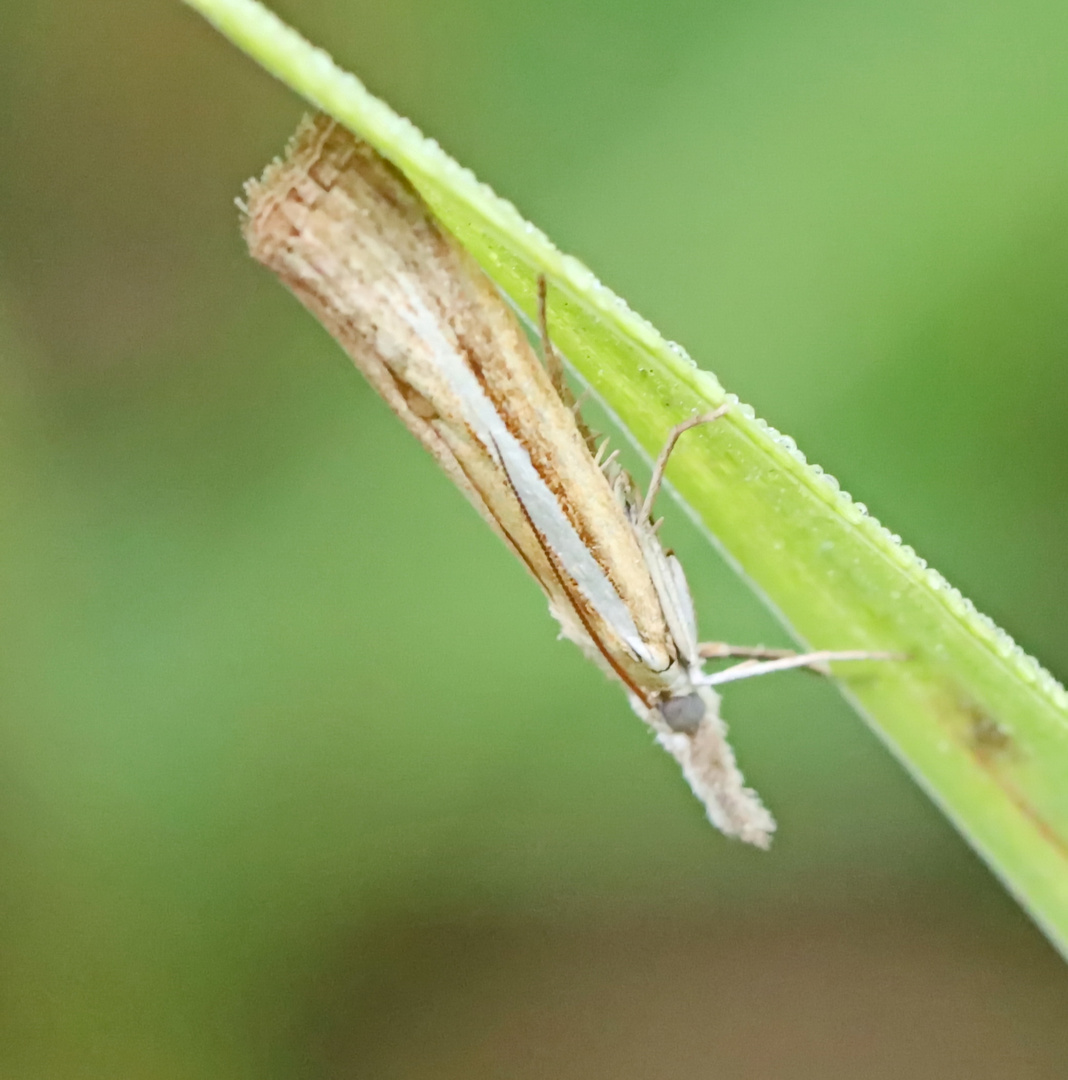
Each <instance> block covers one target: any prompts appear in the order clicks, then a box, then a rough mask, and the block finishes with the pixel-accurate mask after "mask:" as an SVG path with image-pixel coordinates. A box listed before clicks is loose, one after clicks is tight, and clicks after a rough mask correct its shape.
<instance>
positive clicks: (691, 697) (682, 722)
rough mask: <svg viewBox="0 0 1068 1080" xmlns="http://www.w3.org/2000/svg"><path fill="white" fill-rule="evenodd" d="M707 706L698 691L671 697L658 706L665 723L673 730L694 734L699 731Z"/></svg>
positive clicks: (683, 733)
mask: <svg viewBox="0 0 1068 1080" xmlns="http://www.w3.org/2000/svg"><path fill="white" fill-rule="evenodd" d="M707 707H708V706H707V705H706V703H705V701H704V699H703V698H702V697H701V696H700V695H699V694H697V693H691V694H681V695H680V696H678V697H670V698H668V699H667V700H666V701H662V702H661V703H660V704H659V706H657V708H658V709H659V710H660V715H661V716H662V717H663V718H664V723H665V724H667V726H668V727H669V728H671V730H672V731H677V732H679V733H680V734H682V735H693V734H695V733H696V732H697V729H698V728H699V727H700V726H701V721H702V720H704V718H705V712H706V710H707Z"/></svg>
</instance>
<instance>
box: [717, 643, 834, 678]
mask: <svg viewBox="0 0 1068 1080" xmlns="http://www.w3.org/2000/svg"><path fill="white" fill-rule="evenodd" d="M697 655H698V656H700V657H701V659H702V660H726V659H727V658H728V657H734V656H738V657H745V658H746V659H749V660H785V659H786V658H788V657H793V656H797V655H798V653H797V650H796V649H765V648H764V646H762V645H755V646H751V645H728V644H727V643H726V642H725V641H703V642H701V644H700V645H698V646H697ZM808 668H809V670H810V671H815V672H816V673H817V674H818V675H830V673H831V669H830V668H829V667H827V665H826V664H825V663H821V662H820V661H818V660H813V661H812V663H810V664H809V665H808Z"/></svg>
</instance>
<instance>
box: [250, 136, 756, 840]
mask: <svg viewBox="0 0 1068 1080" xmlns="http://www.w3.org/2000/svg"><path fill="white" fill-rule="evenodd" d="M246 194H247V206H246V207H245V208H244V209H245V220H244V226H243V227H244V233H245V237H246V239H247V241H248V245H249V249H250V251H251V253H252V254H253V256H254V257H255V258H256V259H257V260H259V261H260V262H261V263H263V264H264V265H266V266H267V267H269V268H270V269H271V270H273V271H274V272H275V273H276V274H277V275H278V276H279V277H280V278H281V279H282V281H283V282H284V283H285V284H286V285H287V286H288V287H289V288H290V289H291V290H292V291H293V292H294V293H295V294H296V296H297V297H298V298H299V299H300V300H301V301H302V302H303V303H304V304H305V305H306V306H307V307H308V308H309V309H310V310H311V311H312V312H313V313H314V314H315V315H316V316H317V317H318V318H319V320H320V321H321V322H322V323H323V324H324V326H326V328H327V329H328V330H329V331H330V333H331V334H332V335H333V336H334V337H335V338H336V339H337V340H338V342H339V343H340V344H341V345H342V346H343V348H344V349H345V350H346V352H347V353H348V354H349V356H350V357H351V358H352V360H353V361H354V362H355V364H356V366H357V367H358V368H359V369H360V370H361V371H362V372H363V374H364V375H365V376H366V378H367V379H368V381H369V382H370V383H371V384H372V385H373V386H374V387H375V389H377V390H378V392H379V393H380V394H381V395H382V397H383V398H384V399H385V400H386V402H387V403H388V404H389V406H390V407H391V408H392V409H393V410H394V411H395V412H396V413H397V414H398V416H400V417H401V419H402V420H403V421H404V423H405V424H406V425H407V427H408V428H409V429H410V430H411V431H412V433H413V434H414V435H415V436H416V437H417V438H418V439H419V440H420V441H421V442H422V443H423V445H424V446H425V447H426V448H427V449H428V450H429V451H430V452H431V453H432V454H433V455H434V457H435V458H437V460H438V462H439V463H440V464H441V466H442V467H443V468H444V469H445V471H446V472H447V473H448V475H449V476H450V477H451V478H452V479H453V480H454V482H455V483H456V484H457V486H458V487H459V488H460V489H461V490H462V491H463V492H464V494H465V495H466V496H467V497H468V499H469V500H470V501H471V502H472V503H473V504H474V505H475V507H476V508H477V509H478V510H479V512H480V513H481V514H482V515H483V517H485V518H486V520H487V521H489V523H490V524H491V525H492V526H493V527H494V528H495V529H496V530H497V532H498V533H499V534H500V535H501V536H502V537H503V538H504V540H505V541H506V543H508V545H509V546H510V547H511V548H512V550H513V551H515V553H516V554H517V555H518V556H519V558H520V559H521V560H522V561H523V562H524V564H525V565H526V566H527V568H528V569H529V570H530V572H531V573H532V574H533V576H534V577H535V579H536V580H537V581H538V583H539V584H540V585H541V587H542V589H543V590H544V592H545V594H546V596H547V598H548V600H549V606H550V610H551V611H552V613H553V614H554V615H555V617H556V618H557V619H558V621H559V622H560V625H561V629H562V631H563V633H564V635H565V636H567V637H568V638H570V639H571V640H572V641H574V642H576V643H577V644H578V645H579V646H580V647H581V648H582V649H583V651H584V652H585V653H586V654H587V655H588V656H590V657H591V658H592V659H593V660H595V661H596V662H597V663H598V664H600V666H601V667H602V668H603V669H604V670H606V671H607V672H608V673H609V674H611V675H613V676H615V677H616V678H618V679H619V680H620V681H621V682H622V683H623V685H624V686H625V688H626V689H627V691H628V694H629V696H630V699H631V701H632V704H633V705H634V708H635V710H636V711H637V712H638V714H639V715H640V716H641V717H642V718H643V719H644V720H646V721H647V722H648V723H649V724H650V725H651V726H652V727H653V728H654V730H655V731H656V732H657V735H658V739H659V741H660V742H661V743H662V744H663V745H664V746H665V748H666V749H668V750H669V752H671V753H672V754H673V755H674V756H675V757H676V758H677V759H678V761H679V762H680V764H681V765H682V768H683V771H684V773H685V774H686V777H687V779H688V780H689V782H690V786H691V787H692V788H693V790H694V791H695V793H696V794H697V795H698V797H699V798H701V799H702V801H703V802H704V803H705V805H706V807H707V809H708V814H709V817H710V819H711V820H712V821H713V823H714V824H716V825H717V826H718V827H719V828H721V829H722V830H723V831H724V832H726V833H728V834H729V835H734V836H740V837H741V838H742V839H745V840H749V841H751V842H754V843H758V844H762V845H763V844H766V842H767V839H768V836H769V835H770V832H771V830H772V829H773V828H774V822H773V821H772V820H771V818H770V815H768V813H767V811H766V810H764V808H763V807H762V806H761V805H760V803H759V800H757V799H756V796H755V795H753V793H752V792H750V791H748V789H746V788H745V786H744V783H743V781H742V777H741V774H740V773H739V772H738V769H737V766H736V765H735V762H734V757H733V754H732V753H731V751H730V747H729V746H728V745H727V743H726V739H725V727H724V725H723V722H722V720H720V718H719V713H718V698H717V697H716V695H715V693H714V692H713V691H712V690H710V689H709V688H708V687H706V686H703V685H701V683H700V663H699V660H698V657H697V648H696V627H695V625H694V617H693V608H692V602H691V600H690V597H689V590H688V587H687V585H686V581H685V577H684V575H682V573H681V567H679V565H678V562H677V560H675V559H674V556H670V555H667V554H665V552H664V551H663V549H662V547H661V546H660V542H659V540H658V539H657V538H656V535H655V532H654V531H653V529H652V527H651V526H650V523H649V521H648V515H647V513H646V512H645V508H644V505H643V506H642V508H641V509H640V510H639V509H638V506H637V501H636V499H635V498H634V496H633V491H632V487H631V485H630V481H629V478H628V477H627V476H626V474H625V473H623V472H622V470H620V469H619V468H618V467H617V466H615V465H614V464H613V465H610V466H608V467H603V466H602V465H600V464H599V463H598V461H597V460H595V458H594V455H593V453H592V452H591V447H590V443H591V440H590V438H589V433H588V432H587V431H586V429H585V428H584V427H583V426H582V425H581V423H580V422H578V421H576V414H575V412H574V411H573V409H572V408H571V407H569V406H570V400H569V398H570V395H569V394H566V393H564V392H561V391H559V390H558V389H557V388H556V387H554V385H553V380H552V378H551V377H550V375H549V374H548V373H547V372H546V369H545V367H544V366H543V365H542V363H541V362H540V361H539V360H538V358H537V356H536V354H535V353H534V351H533V349H532V348H531V346H530V344H529V342H528V341H527V338H526V336H525V335H524V333H523V331H522V329H521V328H520V326H519V324H518V322H517V320H516V318H515V316H514V314H513V313H512V311H511V309H510V308H509V307H508V305H507V304H506V303H505V302H504V300H503V299H502V297H501V295H500V294H499V293H498V291H497V290H496V288H495V286H494V285H493V284H492V283H491V282H490V281H489V279H488V278H487V277H486V276H485V274H484V273H483V272H482V271H481V269H480V268H479V267H478V266H477V264H476V263H475V261H474V260H473V258H472V257H471V256H470V255H468V254H467V253H466V252H465V251H464V250H463V248H462V247H460V245H459V244H458V243H457V242H456V241H455V240H454V239H453V238H452V237H451V236H450V235H449V233H448V232H446V231H445V229H444V228H443V227H442V226H441V225H440V224H439V223H438V222H437V220H436V219H435V218H434V217H433V215H432V214H431V213H430V211H429V210H428V208H427V207H426V205H425V204H424V202H423V201H422V199H421V198H420V197H419V195H418V194H417V193H416V192H415V190H414V189H413V188H412V187H411V185H410V184H409V183H408V181H407V180H406V179H405V178H404V177H403V176H402V175H401V174H400V173H399V172H398V171H397V170H396V169H394V168H393V166H392V165H390V164H389V163H388V162H386V161H385V160H384V159H383V158H381V157H380V156H379V155H378V154H377V153H376V152H375V151H374V150H372V149H371V148H370V147H369V146H367V145H366V144H365V143H362V142H361V141H360V140H358V139H356V138H355V137H354V136H352V135H351V134H349V133H348V132H347V131H345V130H344V129H343V128H341V127H340V126H338V125H337V124H335V123H334V122H333V121H332V120H330V119H328V118H326V117H322V116H320V117H315V118H313V119H310V120H306V121H305V122H304V123H303V124H302V125H301V127H300V128H299V129H298V131H297V133H296V135H295V136H294V138H293V140H292V141H291V143H290V145H289V147H288V150H287V153H286V157H285V159H284V160H282V161H278V162H275V163H274V164H273V165H271V166H269V167H268V169H267V170H266V172H265V173H264V176H263V178H262V180H260V181H251V182H250V183H249V184H248V185H247V187H246ZM553 363H554V371H555V369H556V362H555V359H554V361H553ZM555 373H556V376H557V378H558V379H559V372H558V371H556V372H555Z"/></svg>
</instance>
